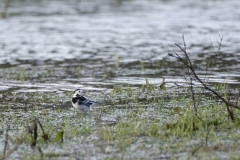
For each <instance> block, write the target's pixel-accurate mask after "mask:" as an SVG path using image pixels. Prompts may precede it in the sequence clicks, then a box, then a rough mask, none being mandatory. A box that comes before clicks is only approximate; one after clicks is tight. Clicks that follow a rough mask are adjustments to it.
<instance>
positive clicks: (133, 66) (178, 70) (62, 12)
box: [0, 0, 240, 158]
mask: <svg viewBox="0 0 240 160" xmlns="http://www.w3.org/2000/svg"><path fill="white" fill-rule="evenodd" d="M239 8H240V3H239V2H238V1H234V0H231V1H192V2H188V1H174V0H172V1H171V0H170V1H154V0H152V1H144V0H136V1H122V2H121V3H120V2H119V1H107V0H105V1H70V2H65V1H36V2H32V1H24V2H22V1H19V2H11V3H10V7H9V8H8V11H7V14H6V18H2V19H1V20H0V33H1V34H0V55H1V56H0V66H1V71H0V99H1V104H2V105H1V110H4V108H5V106H6V105H7V106H8V109H9V110H7V111H6V115H10V111H11V109H18V110H22V109H24V108H25V109H26V108H31V107H32V106H35V107H36V108H41V109H43V108H45V109H46V112H47V113H51V114H53V115H55V114H56V115H57V113H55V112H57V111H56V110H57V108H58V107H59V106H71V104H69V103H68V104H67V105H66V104H65V103H66V102H68V101H69V99H70V96H71V93H72V91H73V90H74V89H76V88H82V89H84V90H87V91H89V94H90V95H91V96H92V97H93V99H97V100H98V99H99V100H101V99H102V98H106V95H107V94H109V92H110V91H111V89H112V88H113V87H114V86H117V85H120V84H122V85H123V86H126V87H127V86H131V87H141V86H142V85H143V84H145V83H146V78H147V79H148V81H149V82H150V83H152V84H156V85H157V86H158V85H160V84H161V82H162V80H163V78H165V82H166V84H167V85H168V86H169V87H171V86H176V85H186V81H185V79H184V77H183V76H182V75H184V74H185V73H184V72H185V71H184V67H183V66H182V65H180V64H179V62H177V60H176V59H174V58H171V57H169V56H168V53H174V51H173V50H175V51H177V53H179V54H182V53H181V52H180V51H179V49H178V48H177V47H176V46H175V43H177V44H179V45H183V42H182V35H183V34H184V37H185V41H186V45H187V51H188V53H189V56H190V58H191V60H192V62H193V64H194V66H196V67H198V71H197V72H198V73H199V75H200V77H202V78H205V77H206V75H207V78H208V81H209V82H211V83H228V84H230V85H233V86H235V87H238V85H239V82H240V76H239V68H240V65H239V64H240V63H239V62H240V58H239V56H240V53H239V52H240V48H239V41H240V36H239V28H240V23H239V20H240V18H239V15H240V10H239ZM221 37H223V40H222V41H221ZM219 43H221V48H220V51H221V52H220V55H219V56H218V57H217V60H215V54H216V52H217V51H218V46H219ZM205 59H206V60H207V61H210V62H213V63H211V66H214V69H213V71H212V72H206V70H205V68H204V66H202V64H204V60H205ZM196 84H197V83H196ZM38 93H46V94H47V95H46V97H44V96H43V94H40V95H38ZM103 94H104V95H103ZM104 96H105V97H104ZM30 97H31V98H30ZM52 97H53V99H57V100H55V101H54V102H53V101H52V100H51V99H52ZM107 101H111V100H109V99H107ZM120 101H121V100H119V97H118V98H116V103H118V102H119V103H120ZM53 104H57V105H55V106H53ZM108 107H110V106H105V108H108ZM110 108H111V107H110ZM123 108H124V107H121V105H120V104H119V110H118V111H112V112H110V113H111V114H113V115H114V114H115V113H117V112H118V114H119V113H121V112H124V111H122V110H121V109H123ZM52 109H54V110H53V111H52ZM39 112H40V111H39ZM44 112H45V111H44ZM71 112H72V110H70V111H67V112H66V113H65V114H67V116H69V114H70V115H71ZM41 113H42V112H41ZM41 113H39V114H41ZM4 114H5V113H4ZM29 114H30V113H29ZM111 114H110V115H111ZM123 114H124V113H123ZM28 116H29V115H26V114H25V115H24V116H21V115H19V117H22V118H23V119H24V117H28ZM64 116H65V115H64V113H62V114H61V116H60V117H59V118H61V117H64ZM56 117H57V116H56ZM115 118H116V117H115V116H113V121H114V120H115ZM103 119H104V118H103ZM111 120H112V119H111ZM59 121H60V120H59ZM56 123H57V122H56ZM19 126H21V124H20V125H19ZM15 127H16V126H15ZM1 139H2V138H1ZM70 143H72V141H71V142H70ZM85 147H86V146H85ZM132 147H136V146H132ZM155 147H156V146H152V147H150V148H152V149H153V150H154V149H155ZM87 148H91V144H89V146H87ZM99 148H100V147H99ZM146 148H147V147H146ZM76 150H78V148H76ZM112 150H114V149H112ZM133 150H134V149H133ZM92 152H94V151H92ZM145 154H146V153H145V150H144V151H141V153H140V151H139V155H142V156H141V157H144V155H145ZM153 155H154V154H153ZM101 156H102V157H105V158H106V157H107V156H105V154H103V155H101ZM101 156H100V157H101ZM148 156H150V154H149V155H148ZM166 156H167V154H166ZM120 157H121V156H120ZM180 157H181V156H180ZM92 158H94V156H93V157H92ZM95 158H96V157H95Z"/></svg>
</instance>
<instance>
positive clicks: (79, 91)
mask: <svg viewBox="0 0 240 160" xmlns="http://www.w3.org/2000/svg"><path fill="white" fill-rule="evenodd" d="M82 93H83V90H81V89H76V90H75V91H74V92H73V97H81V96H82Z"/></svg>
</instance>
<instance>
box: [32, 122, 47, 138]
mask: <svg viewBox="0 0 240 160" xmlns="http://www.w3.org/2000/svg"><path fill="white" fill-rule="evenodd" d="M35 120H36V121H37V122H38V124H39V126H40V128H41V130H42V132H43V139H44V140H45V141H46V140H48V139H49V138H48V135H47V134H46V133H45V132H44V129H43V126H42V124H41V123H40V121H39V120H38V119H37V118H35Z"/></svg>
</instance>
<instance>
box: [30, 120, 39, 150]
mask: <svg viewBox="0 0 240 160" xmlns="http://www.w3.org/2000/svg"><path fill="white" fill-rule="evenodd" d="M32 129H33V140H32V143H31V147H35V146H36V144H37V138H38V133H37V129H38V128H37V120H36V119H35V120H33V128H32Z"/></svg>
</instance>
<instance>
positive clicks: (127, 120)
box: [0, 42, 240, 159]
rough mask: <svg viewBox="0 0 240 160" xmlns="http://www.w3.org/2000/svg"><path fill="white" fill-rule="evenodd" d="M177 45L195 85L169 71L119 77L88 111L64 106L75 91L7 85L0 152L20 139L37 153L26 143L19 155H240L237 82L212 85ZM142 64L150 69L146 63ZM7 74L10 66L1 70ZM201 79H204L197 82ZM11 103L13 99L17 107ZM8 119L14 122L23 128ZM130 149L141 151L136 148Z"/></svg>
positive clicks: (10, 149) (4, 154)
mask: <svg viewBox="0 0 240 160" xmlns="http://www.w3.org/2000/svg"><path fill="white" fill-rule="evenodd" d="M184 44H185V42H184ZM184 46H185V45H184ZM177 47H179V48H180V50H181V51H182V52H183V55H185V56H186V57H185V58H182V57H181V56H180V55H179V54H177V52H175V51H174V53H175V55H173V54H170V56H173V57H176V58H177V59H179V60H180V61H182V63H183V64H184V65H185V66H186V69H187V70H188V72H186V73H187V76H186V80H187V81H190V82H189V85H184V86H176V87H173V88H169V87H167V86H166V85H167V82H165V81H164V79H163V82H162V83H161V84H158V85H157V84H151V83H150V82H149V80H148V79H147V78H146V81H145V84H143V85H142V86H139V87H132V86H131V85H124V84H116V85H115V86H114V87H113V88H112V89H111V90H110V92H108V93H104V94H98V97H96V98H98V99H102V100H104V104H103V105H102V106H98V107H95V108H93V110H92V111H91V112H90V113H89V114H88V115H84V114H78V113H76V112H75V111H73V109H69V108H70V107H71V104H70V105H65V106H67V108H66V107H65V108H64V107H61V106H63V101H64V100H66V101H67V100H68V99H69V97H70V96H71V93H72V92H68V91H66V92H64V94H62V95H61V98H59V96H57V95H56V94H55V93H48V94H46V93H36V92H35V93H34V92H33V93H20V94H14V93H13V94H9V93H8V95H10V96H9V97H8V98H6V99H8V100H7V101H6V102H5V103H4V104H1V126H2V128H4V134H2V135H5V136H4V137H5V138H4V139H5V145H4V149H3V151H2V152H1V155H2V156H1V157H0V159H4V158H5V157H7V156H11V153H12V152H14V151H15V150H16V149H17V148H18V147H19V146H20V145H25V146H31V148H34V149H35V152H34V153H31V152H30V151H29V150H28V149H27V150H24V151H20V152H21V153H23V155H24V156H23V157H21V158H20V159H22V158H23V159H25V158H29V159H39V157H40V158H41V159H45V158H46V159H47V158H48V157H66V156H67V157H81V156H84V157H87V156H94V155H95V154H101V159H105V158H107V159H108V158H110V159H114V158H123V157H124V158H127V157H129V158H150V157H154V158H163V159H177V158H178V157H185V158H188V159H189V158H193V157H198V158H203V159H205V158H206V159H208V158H209V157H212V158H219V157H220V158H232V159H238V158H239V156H240V155H239V154H233V153H237V152H238V150H239V148H238V146H239V142H238V140H237V139H238V137H239V135H240V134H239V133H240V125H239V122H240V121H239V116H238V115H240V111H239V109H238V107H237V106H238V105H239V95H240V93H239V90H234V89H231V88H230V87H229V86H228V85H227V84H215V85H211V88H210V87H209V86H210V85H209V84H208V83H207V81H203V80H202V79H200V78H199V75H198V74H197V70H196V69H195V68H194V66H193V65H192V64H191V61H190V58H189V57H188V56H189V55H188V53H187V52H186V48H182V47H180V46H179V45H177ZM217 54H220V52H217ZM216 57H217V56H216ZM118 67H119V66H118ZM140 68H141V70H142V69H144V67H143V63H141V67H140ZM207 69H208V70H210V71H211V70H212V69H209V68H207ZM80 70H81V69H80V67H78V68H77V72H75V73H76V76H77V77H79V74H80ZM68 71H70V70H69V69H68ZM43 73H44V74H43V75H42V76H44V77H48V76H49V75H51V74H52V73H51V71H49V70H46V71H43ZM2 74H7V71H6V70H3V71H2ZM15 78H16V79H18V80H21V81H24V80H27V79H28V78H29V77H28V76H27V74H26V71H25V70H21V71H20V72H18V73H17V74H16V76H15ZM195 80H197V81H200V84H202V86H203V87H201V85H194V83H193V82H194V81H195ZM213 88H214V89H213ZM100 93H101V92H100ZM102 93H103V92H102ZM233 93H234V94H233ZM99 95H102V96H100V97H99ZM87 96H92V97H94V96H96V95H93V94H87ZM24 99H29V100H28V104H25V105H24V106H22V107H21V105H19V106H18V107H16V106H15V104H16V103H19V102H21V101H23V103H24V102H26V101H25V100H24ZM59 99H61V101H60V100H59ZM223 99H224V100H223ZM225 101H226V102H225ZM7 103H14V107H13V106H11V105H9V104H7ZM233 103H234V105H233ZM6 106H8V107H6ZM26 106H28V107H26ZM26 111H27V112H26ZM9 126H14V128H16V130H17V132H16V131H15V130H13V129H12V127H9ZM60 144H61V145H60ZM46 145H47V146H48V147H47V148H49V149H46ZM54 148H58V151H55V149H54ZM69 148H71V149H70V150H69ZM93 148H95V149H97V150H95V149H93ZM75 150H78V151H79V152H76V151H75ZM15 152H16V151H15ZM130 152H135V153H136V154H132V155H130ZM180 153H183V154H182V155H179V154H180ZM17 156H18V155H17Z"/></svg>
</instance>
